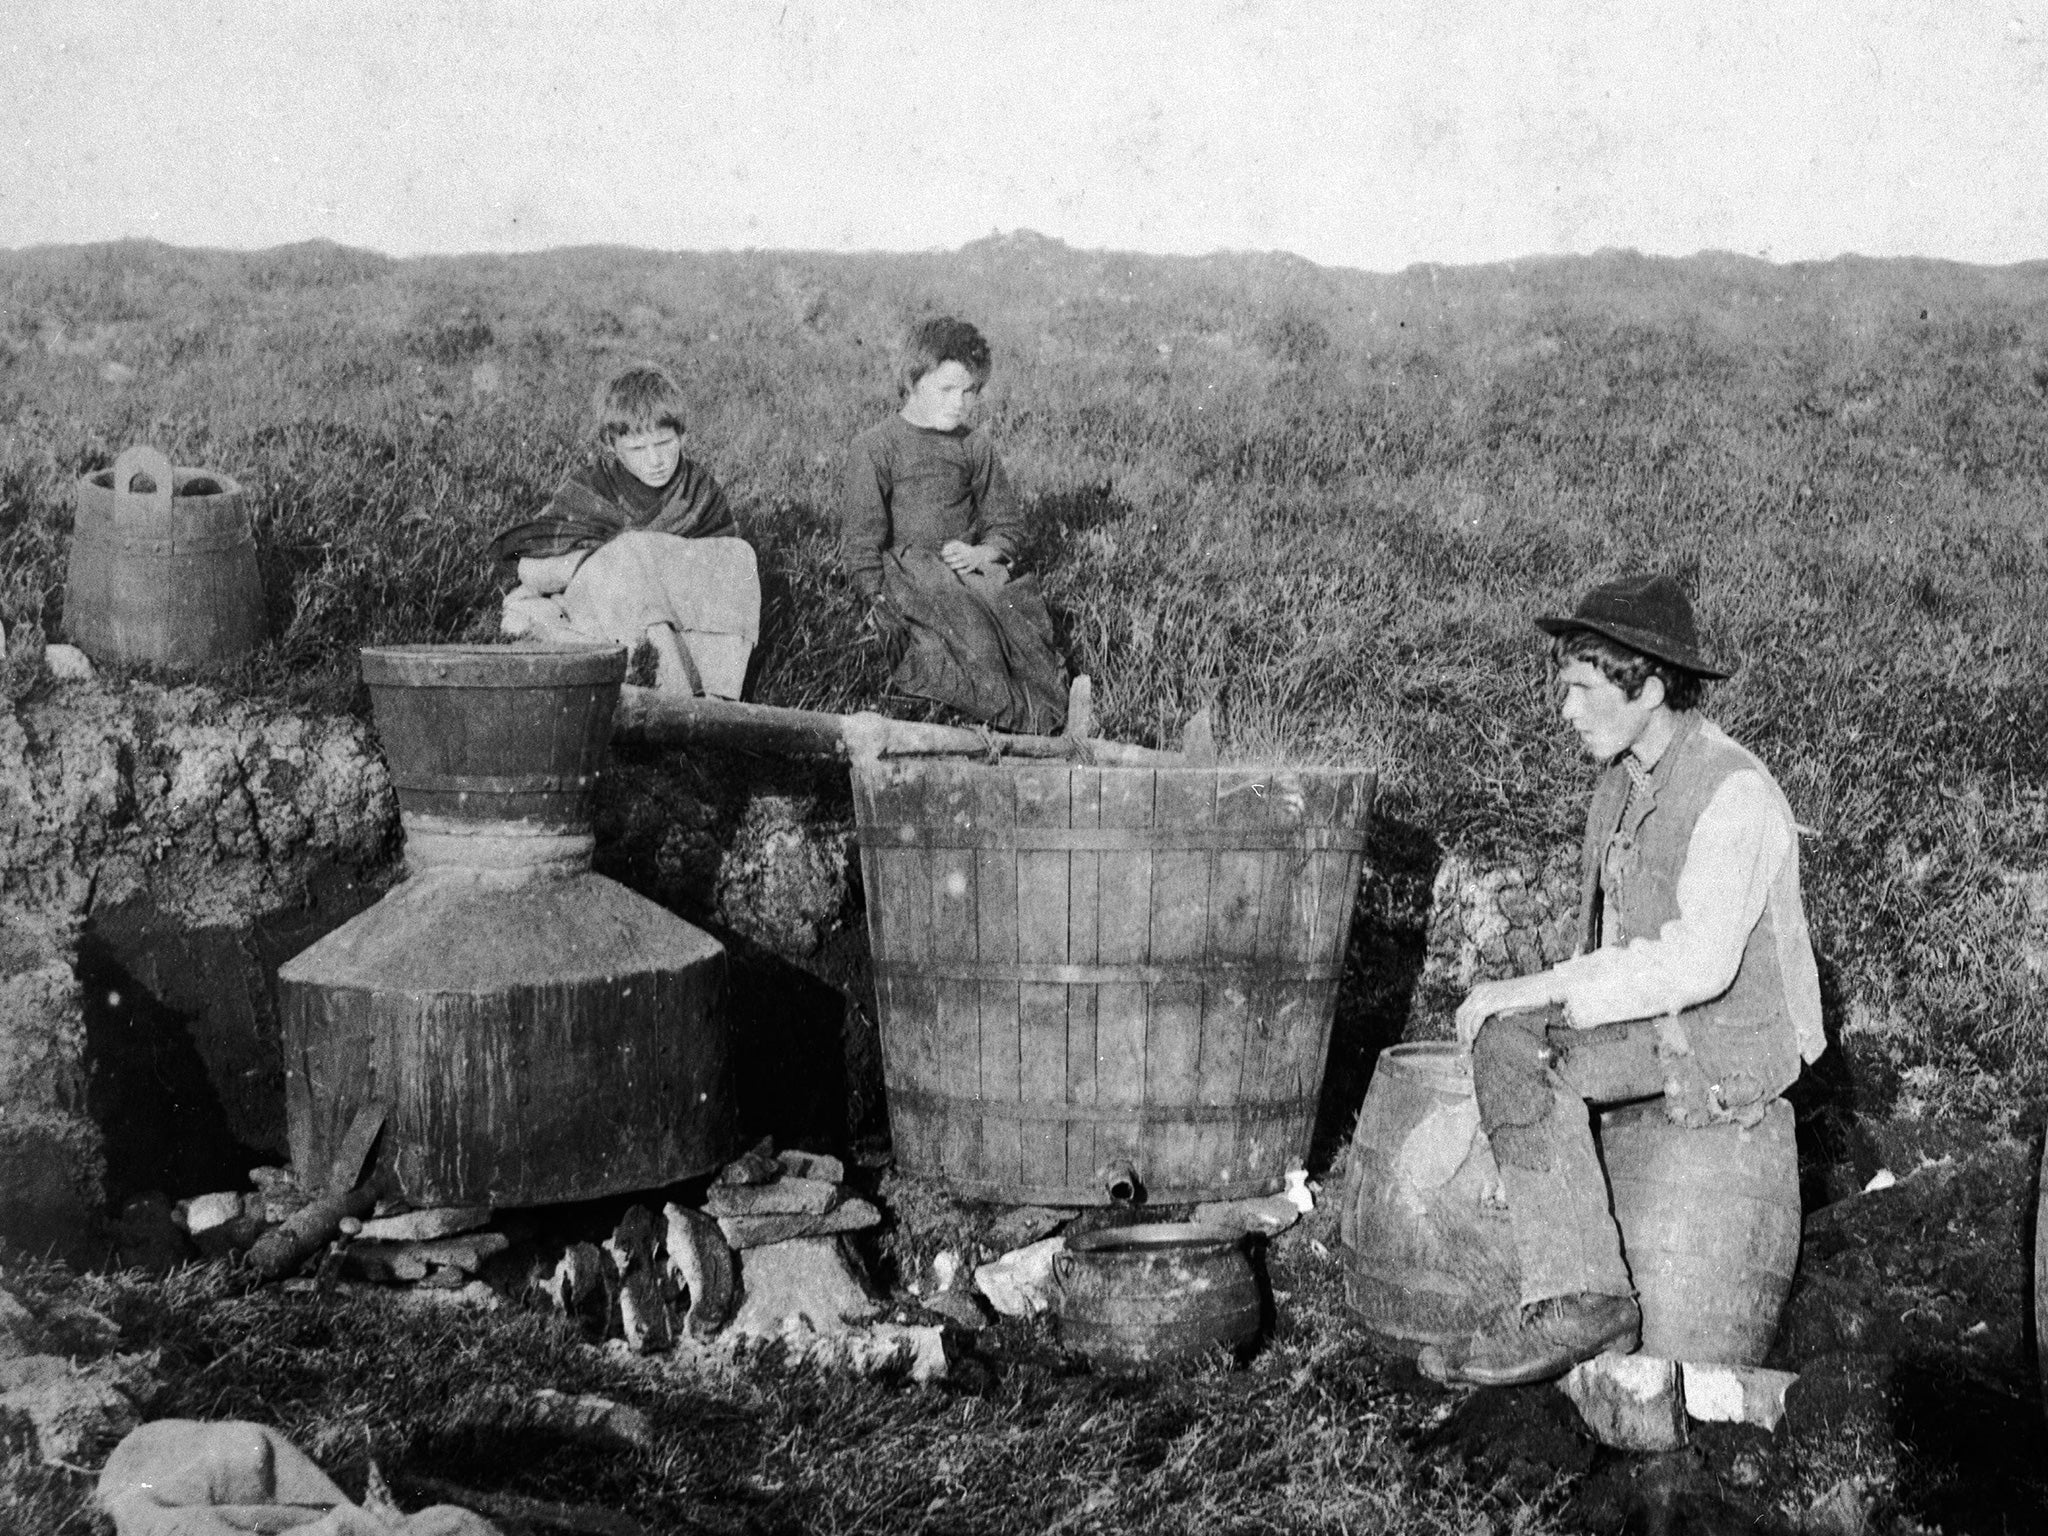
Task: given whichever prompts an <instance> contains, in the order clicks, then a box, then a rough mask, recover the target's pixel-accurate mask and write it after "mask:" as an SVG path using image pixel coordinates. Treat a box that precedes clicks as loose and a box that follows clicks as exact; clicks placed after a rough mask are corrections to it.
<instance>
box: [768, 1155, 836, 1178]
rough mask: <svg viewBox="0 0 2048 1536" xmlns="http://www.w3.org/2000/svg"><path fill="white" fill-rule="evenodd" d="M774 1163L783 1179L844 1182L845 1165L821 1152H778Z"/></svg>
mask: <svg viewBox="0 0 2048 1536" xmlns="http://www.w3.org/2000/svg"><path fill="white" fill-rule="evenodd" d="M775 1161H776V1162H777V1163H778V1164H779V1165H780V1166H781V1168H782V1173H783V1177H785V1178H792V1179H820V1180H822V1181H824V1182H825V1183H827V1184H844V1183H845V1182H846V1164H844V1163H842V1162H840V1161H839V1159H838V1158H836V1157H832V1156H829V1155H828V1154H826V1153H823V1152H778V1153H776V1154H775Z"/></svg>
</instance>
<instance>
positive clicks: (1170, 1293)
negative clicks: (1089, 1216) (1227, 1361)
mask: <svg viewBox="0 0 2048 1536" xmlns="http://www.w3.org/2000/svg"><path fill="white" fill-rule="evenodd" d="M1052 1275H1053V1316H1054V1317H1055V1318H1056V1319H1057V1320H1058V1323H1059V1332H1060V1342H1061V1343H1062V1344H1063V1345H1065V1346H1066V1347H1067V1348H1068V1349H1071V1350H1073V1351H1075V1352H1076V1353H1078V1354H1082V1355H1086V1356H1087V1357H1088V1358H1089V1359H1090V1360H1091V1361H1093V1362H1094V1363H1095V1364H1097V1365H1100V1366H1104V1367H1107V1368H1109V1369H1111V1370H1133V1369H1138V1368H1141V1367H1144V1366H1148V1365H1156V1364H1160V1363H1162V1362H1164V1361H1168V1360H1176V1359H1184V1358H1186V1357H1187V1356H1189V1355H1194V1354H1200V1353H1201V1352H1202V1351H1203V1350H1206V1349H1211V1348H1214V1347H1216V1346H1218V1345H1220V1346H1222V1347H1223V1348H1225V1349H1238V1348H1241V1347H1242V1346H1244V1345H1247V1344H1249V1343H1251V1342H1252V1341H1253V1340H1254V1339H1256V1338H1257V1337H1258V1336H1259V1289H1258V1282H1257V1280H1256V1279H1255V1278H1254V1277H1253V1275H1252V1266H1251V1260H1250V1259H1248V1258H1247V1257H1246V1256H1245V1251H1244V1237H1243V1235H1242V1234H1240V1233H1236V1232H1230V1231H1227V1230H1224V1229H1222V1228H1219V1227H1205V1226H1197V1225H1194V1224H1192V1223H1187V1222H1156V1223H1151V1224H1148V1225H1144V1226H1133V1227H1107V1228H1104V1229H1102V1230H1100V1231H1096V1232H1089V1233H1085V1234H1083V1235H1082V1236H1080V1237H1076V1238H1072V1239H1070V1240H1069V1241H1068V1243H1067V1246H1066V1248H1065V1249H1064V1250H1063V1251H1061V1252H1059V1253H1056V1254H1054V1255H1053V1259H1052Z"/></svg>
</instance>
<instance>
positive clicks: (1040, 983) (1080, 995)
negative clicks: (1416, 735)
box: [854, 760, 1373, 1205]
mask: <svg viewBox="0 0 2048 1536" xmlns="http://www.w3.org/2000/svg"><path fill="white" fill-rule="evenodd" d="M1372 793H1373V776H1372V775H1371V774H1370V773H1366V772H1362V771H1359V770H1349V769H1297V770H1273V769H1255V768H1220V769H1218V768H1199V769H1181V768H1156V769H1155V768H1072V767H1067V766H1064V765H1061V766H1052V765H1021V766H1002V767H986V766H981V765H977V764H970V763H961V762H958V761H948V760H938V761H930V762H916V761H910V762H905V761H901V760H897V761H870V762H865V763H857V764H856V765H855V769H854V798H855V808H856V814H857V816H858V818H859V822H860V834H859V835H860V843H861V857H862V872H863V875H864V878H865V882H866V886H867V898H868V899H867V910H868V928H869V937H870V945H871V953H872V956H873V962H874V973H875V990H876V997H877V1002H878V1005H879V1008H878V1011H879V1013H880V1015H881V1032H882V1048H883V1064H884V1077H885V1084H886V1089H887V1096H888V1102H889V1114H890V1124H891V1130H892V1138H893V1141H894V1144H895V1150H896V1156H897V1160H898V1162H899V1164H900V1165H901V1166H902V1167H903V1168H904V1169H905V1170H906V1171H908V1172H912V1173H918V1174H923V1175H927V1176H932V1177H937V1178H939V1179H941V1180H943V1181H944V1182H945V1183H946V1184H947V1185H948V1186H949V1187H951V1188H952V1189H953V1190H954V1191H955V1192H957V1193H959V1194H963V1195H966V1196H968V1197H970V1198H977V1199H990V1200H1003V1201H1010V1202H1038V1203H1047V1204H1054V1205H1102V1204H1109V1203H1112V1202H1113V1201H1115V1200H1119V1199H1125V1198H1141V1199H1149V1200H1151V1201H1153V1202H1156V1203H1162V1204H1164V1203H1177V1202H1184V1201H1193V1200H1213V1199H1229V1198H1237V1197H1242V1196H1250V1195H1260V1194H1270V1193H1272V1192H1273V1191H1275V1190H1277V1189H1279V1188H1280V1187H1281V1186H1282V1184H1283V1183H1284V1180H1285V1175H1286V1172H1287V1169H1288V1168H1289V1166H1292V1165H1298V1163H1299V1160H1300V1159H1301V1157H1302V1156H1303V1155H1305V1153H1306V1152H1307V1150H1308V1138H1309V1134H1310V1132H1311V1130H1312V1129H1313V1126H1314V1121H1315V1115H1316V1110H1317V1107H1318V1106H1317V1100H1318V1095H1319V1093H1320V1089H1321V1083H1322V1074H1323V1066H1324V1061H1325V1058H1326V1056H1327V1053H1328V1045H1329V1029H1330V1021H1331V1017H1332V1013H1333V1010H1334V1005H1335V999H1336V989H1337V984H1338V979H1339V976H1340V973H1341V969H1342V961H1343V953H1344V946H1345V942H1346V938H1347V936H1348V931H1349V926H1350V918H1351V909H1352V904H1353V902H1354V900H1355V898H1356V892H1357V887H1358V880H1359V875H1360V873H1361V870H1362V867H1363V857H1364V844H1365V836H1366V827H1367V822H1368V818H1369V815H1370V809H1371V803H1372ZM1103 834H1108V837H1107V839H1105V838H1104V837H1103ZM1196 883H1199V885H1200V886H1201V889H1202V891H1203V901H1202V903H1201V905H1200V906H1199V908H1197V907H1196V906H1195V905H1194V904H1193V903H1191V902H1188V901H1186V900H1178V901H1177V900H1175V899H1174V894H1175V893H1176V892H1182V891H1187V890H1189V889H1191V888H1192V886H1193V884H1196ZM956 888H957V891H956V894H954V895H951V896H948V895H947V893H948V892H949V891H955V890H956ZM963 897H965V898H967V899H964V900H963V899H962V898H963ZM1054 897H1056V898H1057V899H1052V898H1054ZM1283 903H1284V906H1285V910H1284V911H1282V910H1281V908H1282V904H1283ZM1219 929H1220V930H1222V932H1223V936H1222V941H1221V943H1220V944H1219V942H1218V930H1219ZM1247 939H1248V942H1244V941H1245V940H1247ZM1219 949H1220V950H1221V951H1222V952H1221V953H1216V952H1213V951H1217V950H1219ZM1242 952H1248V954H1249V958H1248V959H1247V958H1245V955H1244V953H1242ZM945 1020H953V1021H955V1023H956V1024H963V1023H965V1022H967V1021H971V1024H972V1030H973V1038H974V1039H975V1041H976V1047H975V1049H974V1050H972V1051H969V1050H967V1049H965V1041H966V1038H967V1032H966V1030H965V1029H964V1028H957V1027H956V1028H951V1029H949V1028H947V1027H945V1026H944V1024H943V1022H942V1021H945ZM1105 1021H1107V1022H1110V1023H1111V1024H1112V1025H1113V1029H1114V1034H1113V1036H1112V1037H1110V1038H1105V1036H1104V1033H1103V1031H1102V1029H1101V1025H1102V1024H1103V1023H1104V1022H1105ZM991 1026H993V1027H991ZM1155 1044H1156V1045H1157V1047H1158V1049H1156V1050H1155V1048H1154V1047H1155Z"/></svg>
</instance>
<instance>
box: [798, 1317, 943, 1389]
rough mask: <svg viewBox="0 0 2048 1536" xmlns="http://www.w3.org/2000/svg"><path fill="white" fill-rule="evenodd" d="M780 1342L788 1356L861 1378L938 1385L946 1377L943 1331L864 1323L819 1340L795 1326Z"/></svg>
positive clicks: (821, 1337) (820, 1337)
mask: <svg viewBox="0 0 2048 1536" xmlns="http://www.w3.org/2000/svg"><path fill="white" fill-rule="evenodd" d="M782 1340H783V1343H784V1344H785V1345H787V1346H788V1347H789V1349H790V1351H791V1353H793V1354H796V1355H798V1356H800V1357H801V1358H802V1359H803V1360H804V1361H805V1362H807V1363H809V1364H812V1365H819V1366H824V1367H826V1368H828V1369H831V1368H836V1369H839V1370H846V1371H852V1372H854V1373H855V1374H856V1375H860V1376H881V1375H892V1374H894V1373H896V1372H899V1371H900V1372H903V1373H904V1374H906V1375H908V1376H909V1378H910V1379H911V1380H912V1381H918V1382H925V1381H938V1380H940V1379H942V1378H943V1377H944V1376H945V1374H946V1367H947V1361H946V1339H945V1330H944V1329H941V1328H935V1327H924V1326H920V1325H918V1324H915V1323H865V1324H862V1325H860V1326H859V1327H854V1328H848V1329H844V1330H841V1331H838V1332H832V1333H826V1334H822V1335H820V1334H815V1333H813V1332H812V1331H811V1330H810V1329H808V1328H806V1327H804V1326H802V1325H800V1324H799V1325H793V1326H791V1327H790V1328H788V1329H786V1330H785V1331H784V1333H783V1335H782Z"/></svg>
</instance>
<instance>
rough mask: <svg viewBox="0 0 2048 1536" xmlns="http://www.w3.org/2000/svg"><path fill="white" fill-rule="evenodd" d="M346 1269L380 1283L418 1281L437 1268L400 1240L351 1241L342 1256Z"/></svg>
mask: <svg viewBox="0 0 2048 1536" xmlns="http://www.w3.org/2000/svg"><path fill="white" fill-rule="evenodd" d="M341 1269H342V1273H343V1274H346V1275H349V1276H351V1277H352V1278H354V1279H357V1280H369V1281H372V1282H374V1283H376V1284H378V1285H414V1284H417V1283H418V1282H419V1281H421V1280H424V1279H426V1278H427V1275H428V1272H429V1271H431V1270H432V1269H433V1265H431V1264H429V1263H428V1262H427V1261H426V1260H425V1259H422V1258H416V1257H415V1256H414V1255H413V1254H412V1253H411V1252H410V1251H408V1249H407V1248H406V1247H405V1245H403V1244H399V1243H374V1242H373V1243H351V1244H350V1245H349V1247H348V1250H347V1251H346V1252H345V1253H343V1254H342V1256H341Z"/></svg>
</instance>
